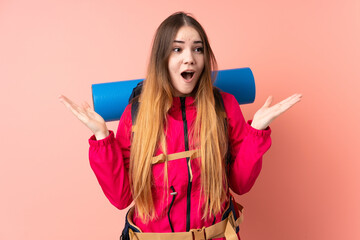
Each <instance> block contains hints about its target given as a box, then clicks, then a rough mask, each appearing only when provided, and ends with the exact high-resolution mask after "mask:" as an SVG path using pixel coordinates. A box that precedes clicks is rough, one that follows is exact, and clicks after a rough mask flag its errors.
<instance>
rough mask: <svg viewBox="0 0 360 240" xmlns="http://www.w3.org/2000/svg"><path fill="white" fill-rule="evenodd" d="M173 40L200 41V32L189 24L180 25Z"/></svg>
mask: <svg viewBox="0 0 360 240" xmlns="http://www.w3.org/2000/svg"><path fill="white" fill-rule="evenodd" d="M175 40H177V41H184V42H194V41H201V37H200V34H199V33H198V32H197V31H196V30H195V28H193V27H190V26H182V27H181V28H180V29H179V31H178V32H177V34H176V36H175Z"/></svg>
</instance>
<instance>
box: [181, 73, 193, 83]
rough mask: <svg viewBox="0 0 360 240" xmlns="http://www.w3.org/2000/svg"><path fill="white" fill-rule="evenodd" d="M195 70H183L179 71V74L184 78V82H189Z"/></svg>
mask: <svg viewBox="0 0 360 240" xmlns="http://www.w3.org/2000/svg"><path fill="white" fill-rule="evenodd" d="M194 74H195V71H193V70H185V71H183V72H182V73H181V76H182V77H183V78H184V80H185V81H186V82H190V81H191V80H192V79H193V77H194Z"/></svg>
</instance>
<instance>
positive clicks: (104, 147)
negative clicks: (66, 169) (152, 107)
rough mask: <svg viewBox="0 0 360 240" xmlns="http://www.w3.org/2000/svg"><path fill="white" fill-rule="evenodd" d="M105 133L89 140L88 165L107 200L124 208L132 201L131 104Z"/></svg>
mask: <svg viewBox="0 0 360 240" xmlns="http://www.w3.org/2000/svg"><path fill="white" fill-rule="evenodd" d="M109 133H110V134H109V136H107V137H106V138H104V139H101V140H98V141H97V140H96V138H95V136H94V135H93V136H91V137H90V139H89V144H90V148H89V160H90V166H91V168H92V170H93V171H94V173H95V175H96V178H97V180H98V182H99V184H100V186H101V188H102V190H103V192H104V194H105V195H106V197H107V198H108V199H109V201H110V202H111V203H112V204H113V205H114V206H115V207H117V208H119V209H124V208H126V207H128V206H129V205H130V204H131V202H132V195H131V189H130V183H129V176H128V171H129V158H130V145H131V143H130V137H131V107H129V106H127V107H126V109H125V111H124V113H123V115H122V116H121V119H120V121H119V127H118V130H117V134H116V138H115V136H114V132H113V131H109Z"/></svg>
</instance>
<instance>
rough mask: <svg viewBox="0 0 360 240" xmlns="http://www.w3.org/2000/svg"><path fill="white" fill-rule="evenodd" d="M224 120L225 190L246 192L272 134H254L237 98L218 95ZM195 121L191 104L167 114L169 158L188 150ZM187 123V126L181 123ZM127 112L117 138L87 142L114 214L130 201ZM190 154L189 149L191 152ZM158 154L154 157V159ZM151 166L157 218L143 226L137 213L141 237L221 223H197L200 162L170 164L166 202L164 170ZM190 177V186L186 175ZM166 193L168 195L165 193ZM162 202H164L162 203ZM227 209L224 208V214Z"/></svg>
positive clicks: (179, 104)
mask: <svg viewBox="0 0 360 240" xmlns="http://www.w3.org/2000/svg"><path fill="white" fill-rule="evenodd" d="M221 95H222V98H223V102H224V105H225V111H226V114H227V119H228V132H229V140H230V145H231V155H232V159H233V162H232V163H231V165H230V174H229V179H228V180H229V186H230V188H231V189H232V190H233V191H234V192H235V193H237V194H244V193H246V192H248V191H249V190H250V189H251V187H252V186H253V185H254V183H255V180H256V178H257V177H258V175H259V173H260V170H261V165H262V156H263V154H264V153H265V152H266V151H267V150H268V149H269V148H270V146H271V139H270V133H271V130H270V128H269V127H268V128H267V129H265V130H257V129H254V128H252V127H251V126H250V124H251V120H250V121H248V123H246V122H245V120H244V117H243V115H242V113H241V110H240V108H239V104H238V102H237V101H236V99H235V97H234V96H233V95H231V94H228V93H221ZM195 117H196V107H195V106H194V98H192V97H186V98H174V101H173V106H172V108H171V109H170V111H169V114H168V126H169V128H168V131H167V133H166V139H167V147H168V149H167V150H168V154H172V153H177V152H183V151H185V150H187V147H188V146H191V144H189V141H191V139H187V138H188V134H187V132H189V131H190V129H189V127H190V126H192V123H193V122H194V120H195ZM184 120H186V121H184ZM131 127H132V121H131V106H130V105H129V106H127V107H126V109H125V111H124V113H123V115H122V117H121V119H120V122H119V127H118V130H117V134H116V137H115V136H114V133H113V132H112V131H110V135H109V136H108V137H107V138H105V139H102V140H99V141H97V140H96V139H95V136H92V137H91V138H90V139H89V144H90V149H89V158H90V165H91V167H92V169H93V171H94V173H95V175H96V177H97V179H98V181H99V183H100V185H101V187H102V189H103V191H104V193H105V195H106V197H107V198H108V199H109V201H110V202H111V203H112V204H113V205H114V206H115V207H117V208H119V209H124V208H126V207H128V206H129V205H130V204H131V202H132V201H133V199H132V195H131V190H130V186H129V179H128V170H129V157H130V146H131V142H130V136H131ZM189 150H192V149H189ZM159 154H161V151H158V152H157V154H156V155H159ZM163 164H164V163H159V164H155V165H153V166H152V173H153V179H154V181H153V189H152V191H153V198H154V204H155V210H156V213H157V216H158V218H157V219H156V220H154V221H151V222H149V223H147V224H144V223H143V222H142V221H141V219H140V218H139V217H137V214H136V211H135V214H134V218H133V222H134V223H135V225H137V226H138V227H139V228H140V229H141V230H142V231H143V232H171V231H172V230H174V231H175V232H182V231H188V230H189V229H196V228H202V227H203V226H205V227H207V226H210V225H212V224H213V223H217V222H219V221H221V216H222V213H219V214H217V216H214V217H215V220H214V219H201V216H202V211H201V204H202V200H200V167H201V164H200V158H196V159H193V160H191V161H190V162H189V164H188V162H187V159H186V158H181V159H177V160H173V161H169V162H168V178H169V187H170V189H169V193H172V194H169V196H166V197H165V198H163V197H164V196H163V194H164V191H163V190H164V186H163V167H164V165H163ZM191 174H192V181H190V175H191ZM165 192H166V191H165ZM163 199H165V201H162V200H163ZM226 205H227V203H226V202H224V203H223V208H225V207H226Z"/></svg>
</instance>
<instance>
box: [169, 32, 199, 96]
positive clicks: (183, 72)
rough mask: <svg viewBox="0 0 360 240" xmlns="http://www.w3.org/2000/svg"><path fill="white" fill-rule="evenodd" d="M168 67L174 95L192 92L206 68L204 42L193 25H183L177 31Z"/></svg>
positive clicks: (184, 94)
mask: <svg viewBox="0 0 360 240" xmlns="http://www.w3.org/2000/svg"><path fill="white" fill-rule="evenodd" d="M168 68H169V73H170V78H171V84H172V85H173V87H174V89H175V94H174V97H180V96H186V95H189V94H191V93H192V91H193V90H194V88H195V86H196V83H197V82H198V80H199V77H200V75H201V73H202V71H203V69H204V48H203V42H202V41H201V38H200V35H199V33H198V32H197V31H196V30H195V29H194V28H193V27H190V26H183V27H181V28H180V29H179V31H178V32H177V34H176V37H175V40H174V42H173V43H172V52H171V54H170V57H169V63H168Z"/></svg>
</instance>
